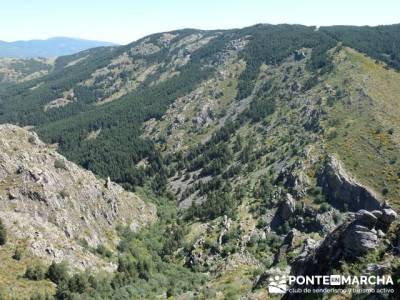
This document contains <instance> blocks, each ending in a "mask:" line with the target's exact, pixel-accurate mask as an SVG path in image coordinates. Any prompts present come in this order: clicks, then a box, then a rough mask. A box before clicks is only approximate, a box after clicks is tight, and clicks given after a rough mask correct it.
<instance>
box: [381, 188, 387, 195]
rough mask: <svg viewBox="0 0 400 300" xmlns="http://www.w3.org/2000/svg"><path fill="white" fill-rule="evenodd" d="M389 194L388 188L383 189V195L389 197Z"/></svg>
mask: <svg viewBox="0 0 400 300" xmlns="http://www.w3.org/2000/svg"><path fill="white" fill-rule="evenodd" d="M388 193H389V189H388V188H387V187H384V188H383V189H382V194H383V195H387V194H388Z"/></svg>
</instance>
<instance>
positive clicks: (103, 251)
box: [96, 245, 112, 258]
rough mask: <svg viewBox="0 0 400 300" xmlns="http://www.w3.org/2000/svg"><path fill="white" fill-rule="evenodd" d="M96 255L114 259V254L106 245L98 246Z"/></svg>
mask: <svg viewBox="0 0 400 300" xmlns="http://www.w3.org/2000/svg"><path fill="white" fill-rule="evenodd" d="M96 253H97V254H100V255H101V256H103V257H108V258H110V257H112V252H111V250H110V249H108V248H107V247H106V246H104V245H98V246H97V248H96Z"/></svg>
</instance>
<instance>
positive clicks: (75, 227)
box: [0, 125, 156, 268]
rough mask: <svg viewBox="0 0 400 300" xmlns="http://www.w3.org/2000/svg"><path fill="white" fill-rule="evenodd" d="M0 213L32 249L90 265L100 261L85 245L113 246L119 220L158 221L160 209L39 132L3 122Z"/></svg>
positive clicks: (0, 127)
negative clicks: (58, 149)
mask: <svg viewBox="0 0 400 300" xmlns="http://www.w3.org/2000/svg"><path fill="white" fill-rule="evenodd" d="M0 218H2V219H3V220H4V222H5V224H6V226H7V229H8V231H10V233H12V235H13V236H15V238H16V239H24V240H26V241H27V245H28V249H29V250H30V252H32V253H33V254H35V255H37V256H40V257H43V258H45V259H47V260H48V261H51V260H56V261H62V260H68V261H69V262H70V263H71V264H72V265H74V266H76V267H78V268H86V267H90V266H94V265H96V263H97V262H96V259H95V258H94V257H93V256H92V255H89V254H88V251H85V250H84V249H83V248H82V246H81V245H84V244H87V245H88V246H90V247H97V246H98V245H100V244H104V245H106V246H108V247H109V248H111V249H112V248H114V247H115V245H116V243H117V242H118V239H117V234H116V232H115V227H116V226H117V225H123V226H129V227H130V228H131V229H132V230H138V229H139V228H141V227H143V226H145V225H146V224H150V223H152V222H153V221H155V219H156V210H155V207H154V206H153V205H151V204H148V203H146V202H144V201H143V200H142V199H140V198H139V197H138V196H137V195H135V194H133V193H129V192H127V191H125V190H124V189H123V188H122V187H120V186H119V185H117V184H115V183H113V182H111V180H107V181H104V180H99V179H97V178H96V177H95V176H94V174H93V173H91V172H89V171H85V170H83V169H81V168H80V167H79V166H77V165H75V164H73V163H71V162H68V161H67V160H66V159H65V158H64V157H63V156H61V155H60V154H58V153H57V152H56V151H55V149H54V147H51V146H47V145H45V144H44V143H43V142H42V141H40V140H39V138H38V137H37V135H36V134H35V133H33V132H29V131H27V130H24V129H22V128H20V127H17V126H13V125H0ZM78 241H79V242H78Z"/></svg>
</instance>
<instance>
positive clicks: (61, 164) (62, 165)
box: [54, 159, 67, 170]
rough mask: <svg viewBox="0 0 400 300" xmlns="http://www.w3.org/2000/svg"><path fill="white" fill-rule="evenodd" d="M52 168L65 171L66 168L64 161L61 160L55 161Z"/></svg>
mask: <svg viewBox="0 0 400 300" xmlns="http://www.w3.org/2000/svg"><path fill="white" fill-rule="evenodd" d="M54 168H56V169H63V170H66V169H67V166H66V165H65V161H64V160H63V159H56V160H55V161H54Z"/></svg>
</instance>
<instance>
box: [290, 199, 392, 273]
mask: <svg viewBox="0 0 400 300" xmlns="http://www.w3.org/2000/svg"><path fill="white" fill-rule="evenodd" d="M385 210H388V212H385ZM387 213H389V214H390V215H392V216H393V217H392V218H390V219H389V220H390V221H394V220H395V219H396V218H397V214H396V212H394V211H393V210H392V209H391V208H389V207H388V206H387V205H386V206H385V207H383V208H382V209H379V210H374V211H367V210H360V211H358V212H357V213H355V214H352V215H350V216H349V218H348V219H347V220H346V221H345V222H344V223H343V224H341V225H340V226H338V227H337V228H336V229H335V230H333V231H332V232H331V233H329V234H328V235H327V236H326V237H325V239H324V240H323V241H322V242H321V243H320V244H319V245H318V246H314V247H304V251H303V253H302V254H300V255H299V256H298V257H297V259H296V260H295V262H294V263H293V269H292V271H293V273H294V274H296V275H310V274H321V275H323V274H328V273H329V271H330V270H332V269H334V268H335V267H337V266H338V264H340V262H341V261H353V260H354V259H356V258H358V257H361V256H363V255H366V254H368V253H369V252H370V251H372V250H374V249H376V247H377V246H378V245H379V243H380V239H381V238H382V237H383V236H384V235H385V232H386V231H387V230H388V229H389V226H390V224H391V222H387V220H388V218H387V216H384V214H387Z"/></svg>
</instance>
